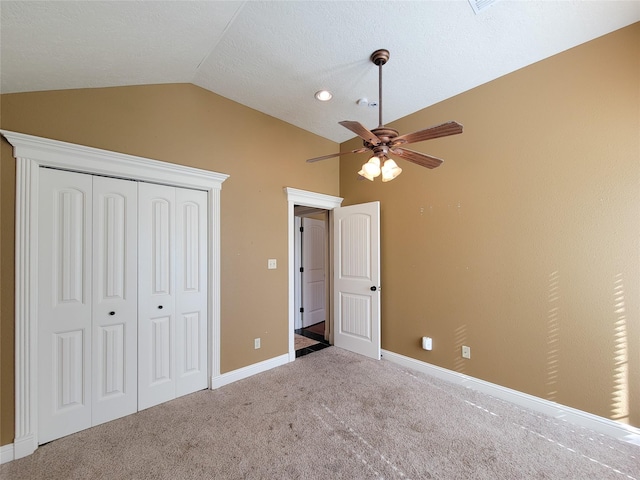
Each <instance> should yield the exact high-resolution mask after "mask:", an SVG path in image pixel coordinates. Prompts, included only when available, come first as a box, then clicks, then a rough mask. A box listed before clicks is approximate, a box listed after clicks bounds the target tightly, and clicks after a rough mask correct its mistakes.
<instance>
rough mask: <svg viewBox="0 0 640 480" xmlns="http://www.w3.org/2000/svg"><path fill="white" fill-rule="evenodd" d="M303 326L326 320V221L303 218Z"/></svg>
mask: <svg viewBox="0 0 640 480" xmlns="http://www.w3.org/2000/svg"><path fill="white" fill-rule="evenodd" d="M302 228H303V231H302V268H303V272H302V308H303V312H302V327H303V328H305V327H308V326H310V325H315V324H316V323H320V322H324V321H325V319H326V310H325V305H326V303H325V252H326V249H325V234H326V232H325V222H324V220H317V219H314V218H303V219H302Z"/></svg>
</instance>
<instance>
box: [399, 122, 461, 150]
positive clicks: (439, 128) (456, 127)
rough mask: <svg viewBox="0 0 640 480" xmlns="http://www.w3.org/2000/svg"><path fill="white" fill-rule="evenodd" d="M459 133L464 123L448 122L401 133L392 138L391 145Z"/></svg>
mask: <svg viewBox="0 0 640 480" xmlns="http://www.w3.org/2000/svg"><path fill="white" fill-rule="evenodd" d="M458 133H462V125H460V124H459V123H458V122H447V123H443V124H442V125H436V126H434V127H429V128H426V129H424V130H420V131H418V132H413V133H407V134H406V135H400V136H399V137H396V138H394V139H393V140H392V142H391V145H392V146H393V145H404V144H406V143H415V142H424V141H425V140H431V139H432V138H440V137H447V136H449V135H457V134H458Z"/></svg>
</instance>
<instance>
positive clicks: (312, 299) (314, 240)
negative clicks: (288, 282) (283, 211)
mask: <svg viewBox="0 0 640 480" xmlns="http://www.w3.org/2000/svg"><path fill="white" fill-rule="evenodd" d="M294 214H295V228H294V231H295V237H296V238H295V264H294V266H293V268H294V273H295V314H296V317H295V330H294V346H295V352H296V358H298V357H301V356H303V355H307V354H309V353H313V352H316V351H318V350H322V349H324V348H326V347H329V346H330V345H331V344H330V342H329V339H330V327H331V323H330V322H329V321H328V319H329V317H328V312H329V298H330V290H329V288H330V285H331V282H330V277H331V276H330V272H331V268H330V263H329V237H328V235H329V211H328V210H326V209H321V208H313V207H305V206H300V205H296V206H295V207H294Z"/></svg>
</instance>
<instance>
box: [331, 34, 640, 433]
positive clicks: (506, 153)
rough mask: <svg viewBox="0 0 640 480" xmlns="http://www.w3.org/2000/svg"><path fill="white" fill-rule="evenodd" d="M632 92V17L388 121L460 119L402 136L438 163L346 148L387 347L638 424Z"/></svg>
mask: <svg viewBox="0 0 640 480" xmlns="http://www.w3.org/2000/svg"><path fill="white" fill-rule="evenodd" d="M392 63H393V61H391V62H390V63H389V64H388V68H393V65H392ZM385 68H386V67H385ZM385 88H399V89H402V85H393V86H387V87H385ZM639 94H640V24H635V25H633V26H631V27H628V28H625V29H622V30H620V31H618V32H614V33H612V34H610V35H607V36H605V37H602V38H600V39H597V40H595V41H592V42H590V43H587V44H584V45H582V46H579V47H577V48H574V49H572V50H569V51H567V52H564V53H562V54H560V55H557V56H554V57H552V58H549V59H547V60H544V61H542V62H539V63H537V64H534V65H532V66H529V67H527V68H524V69H522V70H520V71H517V72H515V73H512V74H510V75H507V76H505V77H502V78H500V79H498V80H495V81H493V82H490V83H488V84H485V85H483V86H481V87H478V88H475V89H473V90H471V91H468V92H466V93H464V94H461V95H458V96H456V97H454V98H451V99H449V100H446V101H444V102H442V103H439V104H437V105H435V106H433V107H431V108H427V109H425V110H422V111H420V112H418V113H416V114H414V115H410V116H408V117H406V118H403V119H402V120H400V121H397V122H394V123H393V124H390V125H389V126H391V127H393V128H396V129H398V130H399V131H400V132H401V133H408V132H412V131H415V130H419V129H422V128H425V127H428V126H430V125H434V124H438V123H441V122H444V121H447V120H457V121H459V122H460V123H462V124H463V125H464V128H465V131H464V133H463V134H462V135H458V136H454V137H449V138H445V139H437V140H431V141H429V142H423V143H419V144H414V146H413V147H414V149H415V150H420V151H423V152H425V153H431V154H433V155H436V156H439V157H441V158H444V159H445V163H444V164H443V165H442V166H441V167H439V168H437V169H435V170H427V169H424V168H421V167H418V166H416V165H413V164H410V163H408V162H404V161H399V162H398V164H399V165H400V166H401V167H402V168H403V169H404V171H403V173H402V174H401V175H400V176H399V177H398V178H397V179H395V180H394V181H392V182H390V183H386V184H382V183H381V182H380V181H379V180H376V181H375V182H374V183H371V182H368V181H356V180H355V178H356V175H355V172H357V171H358V170H359V168H360V165H361V164H362V163H363V162H364V161H366V158H364V157H365V156H364V155H358V156H355V155H351V156H348V157H343V158H344V160H343V161H342V162H341V170H340V179H341V183H340V193H341V196H343V197H345V202H344V204H345V205H348V204H353V203H360V202H365V201H371V200H380V201H381V214H382V268H383V270H382V286H383V289H382V305H383V307H382V346H383V348H384V349H388V350H390V351H393V352H397V353H400V354H403V355H407V356H409V357H413V358H416V359H419V360H422V361H425V362H429V363H433V364H435V365H439V366H441V367H444V368H447V369H451V370H455V371H458V372H461V373H464V374H468V375H471V376H473V377H478V378H481V379H484V380H487V381H490V382H494V383H497V384H499V385H504V386H507V387H510V388H513V389H515V390H519V391H523V392H526V393H529V394H533V395H536V396H539V397H542V398H545V399H549V400H554V401H557V402H559V403H562V404H565V405H569V406H572V407H575V408H578V409H581V410H585V411H587V412H591V413H594V414H597V415H601V416H603V417H608V418H613V419H618V420H620V421H622V422H627V423H630V424H633V425H635V426H640V311H639V293H640V258H639V256H640V98H639ZM358 145H359V142H358V141H356V140H352V141H350V142H347V143H345V144H343V145H342V149H343V150H345V151H346V150H350V149H354V148H357V147H358ZM423 335H427V336H431V337H433V345H434V348H433V351H431V352H426V351H424V350H421V348H420V337H422V336H423ZM462 344H464V345H468V346H470V347H471V359H470V360H463V359H461V357H460V346H461V345H462Z"/></svg>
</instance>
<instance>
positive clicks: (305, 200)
mask: <svg viewBox="0 0 640 480" xmlns="http://www.w3.org/2000/svg"><path fill="white" fill-rule="evenodd" d="M284 191H285V194H286V195H287V201H288V240H289V242H288V243H289V249H288V251H289V255H288V265H289V361H290V362H293V361H294V360H295V359H296V348H295V335H296V329H297V328H302V323H301V317H300V315H299V314H300V311H299V309H300V307H301V300H300V298H299V296H296V291H297V290H296V282H297V281H298V280H299V274H300V272H299V268H300V264H299V262H297V260H296V252H297V254H298V255H299V254H300V253H301V248H300V247H298V248H296V244H298V243H299V242H300V240H299V239H298V237H299V235H296V222H297V221H300V225H299V226H301V223H302V222H301V220H300V219H301V218H302V217H301V215H303V214H304V213H309V214H310V215H311V214H318V213H323V214H324V215H325V218H326V220H325V224H326V231H327V233H326V237H325V249H326V250H325V252H326V255H325V258H326V259H330V258H332V244H331V243H332V242H329V241H328V238H330V237H329V236H330V235H331V233H330V223H331V221H330V220H331V211H332V210H333V209H334V208H336V207H339V206H340V205H341V204H342V198H340V197H333V196H331V195H324V194H321V193H315V192H309V191H305V190H298V189H296V188H291V187H285V189H284ZM296 209H297V215H296ZM297 219H298V220H297ZM297 233H298V234H299V229H298V231H297ZM296 265H297V266H298V271H296ZM327 272H330V269H329V270H327ZM326 280H327V281H325V292H327V293H326V295H325V309H326V317H325V330H326V329H328V330H329V335H328V338H327V339H326V341H327V343H329V344H331V343H333V342H332V338H331V337H332V328H331V325H332V311H333V305H332V301H331V295H330V294H329V293H328V292H329V291H330V290H329V289H331V275H330V274H328V273H327V274H326ZM296 319H298V322H299V325H296ZM322 337H324V336H322ZM323 339H324V338H323ZM316 348H317V347H316Z"/></svg>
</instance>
